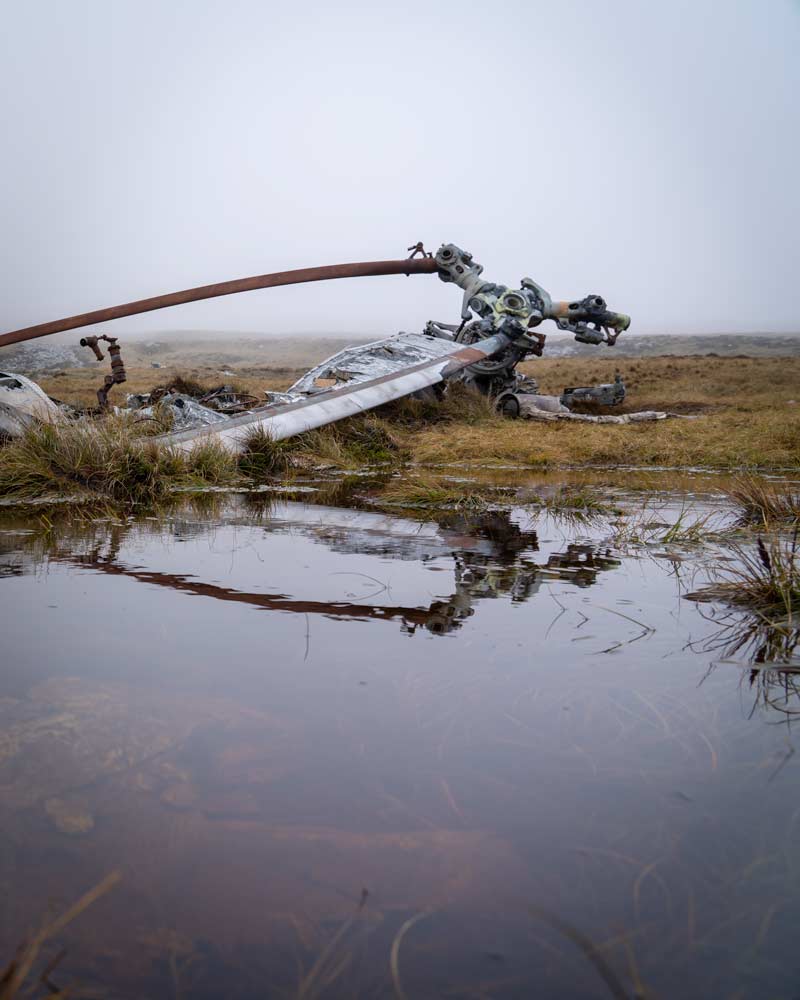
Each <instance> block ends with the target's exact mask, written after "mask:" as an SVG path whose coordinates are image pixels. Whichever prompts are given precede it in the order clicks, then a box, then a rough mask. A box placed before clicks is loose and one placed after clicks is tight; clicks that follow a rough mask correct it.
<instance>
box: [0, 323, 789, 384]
mask: <svg viewBox="0 0 800 1000" xmlns="http://www.w3.org/2000/svg"><path fill="white" fill-rule="evenodd" d="M543 331H544V332H546V328H545V327H543ZM76 339H77V338H76ZM379 339H380V334H375V336H374V337H368V336H365V335H352V336H348V335H347V334H341V333H340V334H330V335H329V336H323V335H313V334H305V335H302V336H300V335H298V336H289V335H286V334H273V335H269V336H264V337H257V336H252V335H251V336H244V335H237V334H233V335H231V334H228V333H224V332H220V333H218V334H215V333H213V332H211V331H203V332H202V333H200V332H198V333H197V334H195V335H194V336H191V335H189V334H187V333H182V334H180V335H177V336H176V335H175V334H173V333H172V332H171V331H163V332H159V333H155V334H151V335H149V336H146V337H145V336H141V335H140V336H136V337H133V336H131V337H130V338H129V337H127V336H126V335H120V343H121V344H122V348H123V358H124V359H125V362H126V364H128V365H136V364H144V365H149V364H151V363H152V362H158V363H160V364H177V365H179V364H189V363H195V364H208V365H216V366H219V367H221V368H226V367H227V368H237V367H250V366H253V365H256V366H258V367H259V368H266V369H276V368H277V369H289V370H297V369H300V368H310V367H311V366H313V365H315V364H317V363H318V362H320V361H321V360H322V359H323V358H326V357H328V356H329V355H331V354H334V353H335V352H336V351H339V350H341V349H342V348H343V347H346V346H347V345H348V344H356V343H364V342H366V341H368V340H379ZM609 350H611V351H612V353H613V355H614V356H615V357H621V358H622V357H626V358H644V357H655V356H657V355H665V354H667V355H678V356H686V355H706V356H707V355H716V356H718V357H735V356H736V355H743V356H746V357H776V356H783V357H788V356H795V355H800V334H795V335H788V334H784V335H778V334H758V335H756V334H723V333H718V334H706V335H699V334H697V335H693V334H640V335H636V334H634V335H630V336H626V335H625V334H623V335H622V336H621V337H620V339H619V340H618V341H617V344H616V346H615V347H614V348H613V349H609V348H607V347H602V346H601V347H594V346H592V345H589V344H576V343H575V341H574V340H573V338H572V337H571V336H568V335H566V334H559V333H555V334H553V333H551V334H548V336H547V344H546V346H545V353H544V356H545V357H546V358H547V357H550V358H565V357H582V356H586V357H592V356H594V357H601V356H602V357H605V356H607V355H606V352H608V351H609ZM97 365H98V362H97V361H95V360H94V357H93V355H92V354H91V352H90V351H89V350H88V348H82V347H78V346H77V345H76V344H75V343H64V342H63V341H62V342H56V341H55V340H43V341H31V342H30V343H28V344H20V345H15V346H13V347H7V348H3V349H0V371H17V372H29V373H35V372H45V371H54V370H57V369H63V368H89V367H94V366H97Z"/></svg>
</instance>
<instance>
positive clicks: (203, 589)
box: [51, 554, 431, 625]
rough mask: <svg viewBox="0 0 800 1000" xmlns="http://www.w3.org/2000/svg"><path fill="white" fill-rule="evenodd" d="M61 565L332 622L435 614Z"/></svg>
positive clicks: (83, 560) (102, 565)
mask: <svg viewBox="0 0 800 1000" xmlns="http://www.w3.org/2000/svg"><path fill="white" fill-rule="evenodd" d="M51 558H52V559H54V560H56V561H58V562H65V563H70V564H71V565H73V566H81V567H83V568H85V569H92V570H95V571H96V572H98V573H108V574H110V575H112V576H125V577H130V578H132V579H134V580H138V581H139V582H140V583H151V584H153V585H154V586H157V587H168V588H169V589H170V590H178V591H181V592H182V593H184V594H195V595H196V596H198V597H213V598H214V599H215V600H217V601H233V602H234V603H237V604H249V605H251V606H252V607H256V608H262V609H264V610H266V611H289V612H294V613H295V614H308V615H326V616H327V617H329V618H350V619H352V618H371V619H376V620H379V621H391V620H392V619H394V618H399V619H400V620H401V621H404V622H409V623H411V624H414V625H424V624H425V623H426V622H427V620H428V618H429V617H430V614H431V612H430V611H429V610H428V609H427V608H403V607H382V606H380V605H375V604H352V603H349V602H347V601H300V600H295V599H294V598H291V597H287V596H286V595H285V594H257V593H256V594H254V593H247V592H246V591H241V590H232V589H231V588H230V587H219V586H217V585H215V584H213V583H202V582H201V581H200V580H193V579H192V578H191V577H186V576H180V575H178V574H176V573H158V572H155V571H151V570H136V569H128V567H127V566H120V565H119V563H115V562H109V561H108V560H107V559H97V558H93V557H92V556H65V555H61V554H58V555H53V556H51Z"/></svg>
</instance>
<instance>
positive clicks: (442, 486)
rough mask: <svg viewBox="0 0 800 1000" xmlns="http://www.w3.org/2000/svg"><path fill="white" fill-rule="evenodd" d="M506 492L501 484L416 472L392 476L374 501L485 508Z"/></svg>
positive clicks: (387, 503)
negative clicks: (457, 480) (461, 481)
mask: <svg viewBox="0 0 800 1000" xmlns="http://www.w3.org/2000/svg"><path fill="white" fill-rule="evenodd" d="M508 496H509V491H508V490H507V489H503V488H502V487H486V486H480V485H478V484H472V485H470V486H469V487H465V486H462V485H459V484H457V483H452V482H446V481H443V480H441V479H436V478H435V477H433V476H426V475H416V476H409V477H405V478H402V479H394V480H392V481H391V482H389V483H388V484H387V485H386V486H385V487H384V488H383V489H382V490H381V492H380V494H379V495H378V497H377V498H376V500H375V502H376V503H378V504H386V505H389V506H392V507H423V508H442V507H446V508H449V509H456V510H486V508H487V507H489V506H490V505H491V504H492V503H497V502H498V500H500V499H503V498H508Z"/></svg>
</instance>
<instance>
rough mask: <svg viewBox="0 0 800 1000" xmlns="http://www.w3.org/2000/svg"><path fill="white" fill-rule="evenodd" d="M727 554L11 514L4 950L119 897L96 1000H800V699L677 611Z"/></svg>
mask: <svg viewBox="0 0 800 1000" xmlns="http://www.w3.org/2000/svg"><path fill="white" fill-rule="evenodd" d="M662 499H663V500H664V502H663V505H662V507H661V508H660V512H659V513H660V516H662V517H664V518H665V523H669V521H670V518H671V519H672V521H674V520H675V519H676V517H679V516H681V512H683V511H685V509H686V504H687V499H686V494H685V493H682V494H681V495H680V496H679V497H674V498H672V499H670V497H669V494H668V493H667V492H665V493H664V494H663V497H662ZM691 499H692V503H693V504H694V505H695V508H696V509H698V510H705V511H708V510H711V509H713V508H714V501H713V499H709V498H708V497H707V496H706V497H702V496H701V497H692V498H691ZM698 505H699V506H698ZM726 558H728V556H727V555H726V551H725V546H724V544H723V543H717V544H715V546H714V547H713V548H710V547H709V546H692V545H688V544H680V543H679V542H676V541H674V540H672V541H667V542H665V541H659V542H654V543H652V544H650V545H648V546H639V547H634V546H630V545H624V544H622V543H621V538H620V535H619V533H618V532H617V534H616V535H615V529H614V527H613V525H611V524H610V523H609V522H607V521H603V520H602V519H601V520H599V521H597V522H593V523H580V522H575V521H574V520H565V519H553V518H548V517H546V516H540V517H535V516H534V515H533V514H532V513H531V511H530V510H527V509H522V508H516V509H512V510H498V511H490V512H483V513H457V512H449V513H444V512H443V513H442V514H441V515H439V516H437V517H435V518H429V519H425V520H417V519H416V518H415V516H414V515H413V513H409V512H408V511H406V512H402V513H401V512H398V513H397V514H393V513H387V512H385V511H383V512H380V511H377V510H375V509H372V510H364V509H355V508H353V507H338V506H333V505H323V504H318V503H311V502H297V501H284V500H282V499H278V500H277V501H276V502H273V503H269V502H267V501H265V500H264V499H263V497H262V498H261V499H260V500H258V499H256V500H255V501H254V500H253V499H252V498H250V497H247V496H240V495H234V496H218V497H212V498H211V500H209V502H208V506H207V507H203V506H200V507H198V506H197V505H191V504H189V505H187V506H186V507H185V508H183V509H181V510H178V511H177V512H173V513H171V514H169V515H167V516H164V517H162V518H144V517H142V518H132V519H130V520H127V521H113V520H98V521H90V522H85V523H76V522H75V521H66V522H65V523H64V524H63V525H59V524H58V523H56V525H55V526H53V525H51V524H49V523H47V524H46V525H44V526H43V524H42V523H41V522H40V521H36V520H34V519H30V520H27V521H26V520H23V519H20V518H19V517H18V516H15V515H11V514H9V515H7V516H4V518H3V519H2V520H0V595H1V597H2V608H3V636H2V651H3V652H2V666H1V667H0V820H1V821H2V822H1V824H0V884H1V885H2V893H0V948H1V949H2V950H1V951H0V956H2V958H3V960H6V959H8V958H10V957H11V956H12V955H13V953H14V950H15V948H16V947H17V945H18V944H19V943H20V941H21V940H22V939H23V938H24V937H25V934H26V932H27V931H28V930H29V929H30V928H31V927H33V926H35V925H36V924H37V922H38V921H40V920H41V919H42V917H43V916H44V915H46V914H47V913H48V912H52V913H58V912H61V911H62V910H63V909H65V908H66V907H67V906H68V905H69V904H70V903H72V902H73V901H74V900H75V899H77V898H78V897H79V896H80V895H81V894H82V893H83V892H85V891H86V890H87V889H88V888H89V887H91V886H92V885H94V884H96V883H97V882H99V881H100V880H101V879H102V878H103V877H104V876H105V875H106V874H107V873H108V872H110V871H112V870H119V871H120V872H121V875H122V880H121V882H120V884H119V885H118V887H117V888H116V889H115V890H114V891H113V892H111V893H110V894H109V895H107V896H106V897H105V898H103V899H101V900H100V901H98V902H97V903H95V904H94V906H92V907H91V908H90V909H88V910H87V911H86V912H84V913H83V914H82V915H81V916H80V917H79V919H77V920H75V921H74V922H73V923H72V924H70V925H69V926H68V927H67V928H66V929H65V930H64V931H63V932H62V933H61V934H60V935H59V937H58V940H57V941H54V942H52V943H51V945H48V949H47V951H46V954H45V955H43V957H42V962H45V961H46V960H49V959H50V958H52V957H53V956H54V955H55V954H56V953H57V952H58V951H59V949H61V948H62V947H63V948H64V949H66V954H65V956H64V957H63V958H62V959H61V961H60V962H59V964H58V965H57V967H56V969H55V971H53V973H52V979H53V980H54V981H55V982H56V983H58V984H59V985H61V986H64V985H66V984H67V983H76V984H77V991H76V995H87V996H98V997H100V996H102V997H119V998H139V997H150V998H161V997H202V998H206V997H208V998H212V997H213V998H219V997H228V998H235V1000H240V998H251V997H252V998H255V997H262V998H263V997H273V996H302V997H306V998H309V997H340V996H341V997H345V996H346V997H356V996H358V997H391V996H398V997H401V998H402V997H408V998H428V997H455V998H461V997H463V998H468V997H470V998H471V997H496V998H506V997H508V998H511V997H513V998H517V997H519V998H522V997H525V998H528V997H533V996H540V997H566V998H573V997H574V998H583V997H586V998H590V997H598V998H600V997H604V996H605V997H607V996H620V995H621V996H629V997H633V996H649V997H662V998H673V997H681V998H695V997H696V998H703V1000H707V998H709V997H730V998H734V997H736V998H787V1000H791V998H795V997H798V996H800V959H798V958H797V952H796V951H795V948H796V939H797V934H796V931H797V927H798V923H799V922H800V894H798V888H799V886H800V851H799V850H798V846H799V837H800V826H799V823H800V804H799V803H798V796H797V792H796V789H797V779H798V757H796V756H793V751H794V746H793V733H792V729H791V719H792V714H791V713H792V712H793V711H800V700H799V701H798V702H797V703H796V702H795V701H794V691H793V689H792V687H791V684H790V680H791V677H792V675H785V674H782V673H776V674H774V675H773V674H771V673H770V672H769V671H767V672H766V673H764V672H763V671H762V672H761V673H759V674H758V675H757V676H756V675H755V674H751V673H750V662H751V661H752V660H753V659H761V660H764V659H765V655H766V654H765V652H764V651H765V649H766V650H767V651H768V653H769V655H772V652H773V651H772V648H771V647H769V645H768V644H767V645H765V642H764V637H763V635H761V634H760V633H759V631H758V629H756V630H755V631H752V623H750V624H748V619H747V616H744V615H740V616H736V617H734V618H725V619H724V620H720V618H719V616H718V615H717V614H716V612H715V609H714V608H713V606H710V605H707V604H697V603H695V602H692V601H689V600H686V599H685V595H686V593H687V592H688V591H690V590H695V589H697V587H698V586H699V585H701V584H702V582H703V580H705V579H706V578H707V575H708V572H709V565H710V564H714V565H717V566H720V565H724V560H725V559H726ZM748 627H751V634H750V638H749V639H748V640H747V641H746V642H745V643H744V644H743V645H738V643H737V639H738V637H739V636H741V635H743V634H745V635H747V634H746V629H747V628H748ZM784 653H785V658H786V657H788V659H789V660H790V662H791V657H792V651H791V649H789V650H788V651H787V650H786V649H784ZM794 662H796V661H794ZM770 684H772V685H773V687H772V688H771V687H770ZM0 964H2V962H0ZM620 990H621V991H622V992H620ZM81 991H83V992H81Z"/></svg>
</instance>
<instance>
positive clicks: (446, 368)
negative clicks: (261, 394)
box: [155, 333, 509, 452]
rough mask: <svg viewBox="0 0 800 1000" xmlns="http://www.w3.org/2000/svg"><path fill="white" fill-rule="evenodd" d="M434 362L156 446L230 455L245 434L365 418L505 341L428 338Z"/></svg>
mask: <svg viewBox="0 0 800 1000" xmlns="http://www.w3.org/2000/svg"><path fill="white" fill-rule="evenodd" d="M427 339H429V340H430V342H431V348H430V349H431V351H432V352H434V351H435V356H433V357H430V358H428V360H426V361H422V362H420V363H419V364H415V365H405V366H404V367H402V368H398V370H397V371H394V372H390V373H388V374H384V375H380V376H378V377H377V378H372V379H367V380H365V381H360V382H356V383H355V384H348V383H345V384H344V385H341V386H337V387H335V388H332V389H328V390H325V391H322V392H318V393H315V394H313V395H310V396H308V397H306V398H304V399H300V400H297V401H296V402H292V403H282V404H277V405H274V406H266V407H263V408H262V409H260V410H254V411H253V412H251V413H246V414H243V415H242V416H240V417H233V418H231V419H230V420H227V421H226V422H225V423H224V424H222V425H221V426H219V425H214V426H212V427H207V426H204V427H197V428H191V429H189V430H185V431H178V432H176V433H174V434H164V435H162V436H161V437H159V438H156V439H155V440H157V441H161V442H163V443H164V444H169V445H172V446H174V447H176V448H177V449H178V450H180V451H184V452H188V451H191V450H192V448H193V447H194V446H195V445H196V444H197V443H198V442H200V441H207V440H214V441H219V442H220V444H222V445H224V446H225V447H226V448H228V449H230V450H231V451H243V450H244V448H245V446H246V440H247V437H248V435H249V434H251V433H252V432H253V431H254V430H256V429H260V430H263V431H265V432H266V433H267V434H268V435H269V436H270V438H272V440H273V441H282V440H283V439H284V438H289V437H293V436H294V435H295V434H302V433H303V431H310V430H313V429H314V428H316V427H323V426H325V425H326V424H332V423H335V422H336V421H337V420H343V419H344V418H345V417H350V416H352V415H353V414H355V413H364V412H366V411H367V410H372V409H374V408H375V407H376V406H381V405H382V404H383V403H389V402H391V401H392V400H394V399H402V397H403V396H409V395H411V393H413V392H417V391H419V390H420V389H425V388H427V387H428V386H431V385H436V383H437V382H442V381H443V380H444V379H446V378H449V377H450V376H451V375H454V374H455V373H456V372H458V371H461V369H463V368H468V367H469V366H470V365H472V364H475V362H476V361H484V360H485V359H486V358H489V357H492V355H494V354H497V353H498V351H503V350H505V349H506V348H507V347H508V344H509V339H508V337H506V336H505V335H504V334H502V333H497V334H495V335H494V336H493V337H487V338H486V339H485V340H479V341H477V342H476V343H474V344H470V345H469V346H465V345H464V344H457V343H454V342H453V341H448V340H441V341H437V340H435V339H431V338H427ZM439 345H441V348H440V347H439Z"/></svg>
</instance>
